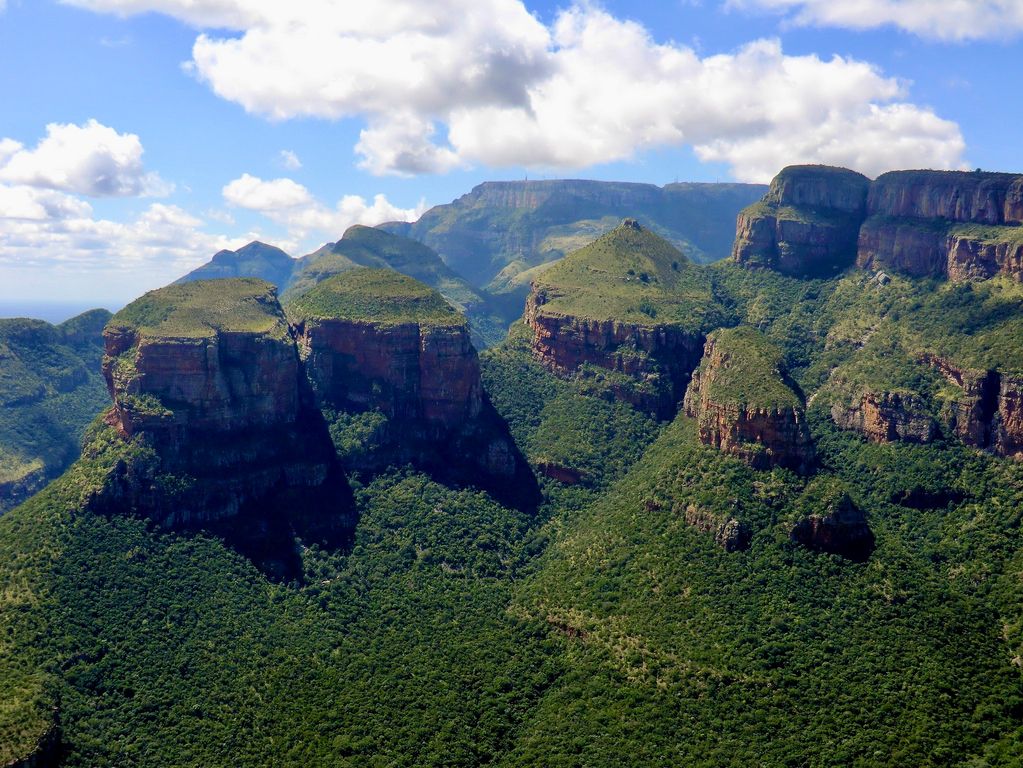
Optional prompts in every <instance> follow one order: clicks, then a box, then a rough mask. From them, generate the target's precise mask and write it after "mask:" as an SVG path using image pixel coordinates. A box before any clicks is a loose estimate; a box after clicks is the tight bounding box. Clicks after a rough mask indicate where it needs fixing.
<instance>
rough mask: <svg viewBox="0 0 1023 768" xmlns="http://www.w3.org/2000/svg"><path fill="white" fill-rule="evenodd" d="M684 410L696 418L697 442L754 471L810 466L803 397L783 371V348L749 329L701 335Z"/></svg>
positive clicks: (810, 443)
mask: <svg viewBox="0 0 1023 768" xmlns="http://www.w3.org/2000/svg"><path fill="white" fill-rule="evenodd" d="M684 408H685V413H686V415H687V416H690V417H692V418H694V419H696V421H697V427H698V431H699V437H700V440H701V442H703V443H704V444H705V445H710V446H713V447H714V448H717V449H719V450H720V451H722V452H724V453H728V454H732V455H734V456H738V457H739V458H741V459H743V460H744V461H745V462H747V463H748V464H749V465H750V466H752V467H754V468H755V469H769V468H771V467H776V466H780V467H787V468H789V469H793V470H796V471H798V472H803V473H806V472H808V471H809V470H810V469H811V468H812V466H813V463H814V448H813V440H812V438H811V437H810V429H809V425H808V424H807V421H806V413H805V411H804V407H803V399H802V396H801V394H800V393H799V392H798V390H797V388H796V387H795V383H794V382H793V381H792V379H791V378H789V376H788V373H787V371H786V370H785V364H784V361H783V351H782V349H781V348H780V347H779V346H778V345H776V344H774V343H773V342H771V341H770V340H769V339H767V338H766V337H765V336H764V335H763V334H762V333H760V332H759V331H757V330H756V329H754V328H749V327H740V328H727V329H722V330H719V331H715V332H714V333H712V334H710V336H708V337H707V343H706V346H705V348H704V352H703V359H702V360H701V361H700V366H699V368H697V369H696V370H695V371H694V373H693V378H692V382H691V383H690V385H689V388H688V389H687V390H686V397H685V403H684Z"/></svg>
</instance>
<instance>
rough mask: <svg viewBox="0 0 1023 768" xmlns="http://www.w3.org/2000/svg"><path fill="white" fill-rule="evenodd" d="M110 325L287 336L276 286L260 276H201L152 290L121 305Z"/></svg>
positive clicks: (180, 334) (162, 331) (156, 332)
mask: <svg viewBox="0 0 1023 768" xmlns="http://www.w3.org/2000/svg"><path fill="white" fill-rule="evenodd" d="M110 327H111V328H114V329H124V330H128V331H135V332H137V333H140V334H142V335H144V336H149V337H153V338H160V337H164V338H197V339H201V338H211V337H213V336H215V335H216V334H218V333H232V332H247V333H265V334H269V335H271V336H272V337H273V338H280V339H284V338H286V337H287V335H288V326H287V323H286V322H285V320H284V316H283V313H282V312H281V310H280V306H279V304H278V303H277V296H276V292H275V291H274V288H273V286H272V285H270V284H269V283H267V282H265V281H263V280H259V279H256V278H232V279H227V280H199V281H195V282H188V283H179V284H176V285H170V286H167V287H166V288H160V289H158V290H155V291H150V292H149V293H147V294H146V295H145V296H143V297H142V298H140V299H136V300H135V301H133V302H132V303H131V304H129V305H128V306H127V307H125V308H124V309H122V310H121V311H120V312H118V313H117V314H116V315H114V317H113V319H112V320H111V321H110Z"/></svg>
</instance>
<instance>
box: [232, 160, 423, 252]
mask: <svg viewBox="0 0 1023 768" xmlns="http://www.w3.org/2000/svg"><path fill="white" fill-rule="evenodd" d="M223 195H224V199H225V200H226V201H227V203H228V204H229V205H232V206H235V207H238V208H244V209H247V210H250V211H257V212H258V213H261V214H262V215H264V216H266V217H267V218H268V219H270V220H271V221H273V222H275V223H276V224H279V225H281V226H283V227H285V228H286V229H287V231H288V234H289V237H290V238H291V239H292V240H293V241H301V240H304V239H306V238H307V237H308V236H309V235H311V234H320V235H326V236H328V237H338V236H340V235H341V233H342V232H344V231H345V230H346V229H348V227H350V226H352V225H353V224H366V225H369V226H374V225H376V224H381V223H383V222H385V221H413V220H415V219H417V218H419V217H420V216H421V215H422V214H423V211H425V210H426V204H425V202H422V201H421V202H420V203H419V205H418V206H416V207H415V208H399V207H398V206H396V205H394V204H392V203H391V202H390V201H388V199H387V197H386V196H385V195H376V196H375V197H374V198H373V202H372V203H370V202H368V201H367V200H366V199H365V198H364V197H361V196H359V195H345V196H344V197H342V198H341V199H340V200H339V201H338V203H337V205H335V206H334V207H333V208H330V207H328V206H327V205H325V204H323V203H322V202H320V201H319V200H317V199H315V198H314V197H313V195H312V193H310V192H309V190H308V189H306V188H305V187H304V186H302V185H301V184H299V183H297V182H295V181H293V180H292V179H270V180H264V179H260V178H258V177H256V176H252V175H250V174H248V173H246V174H243V175H242V176H241V177H239V178H237V179H235V180H234V181H231V182H230V183H228V184H227V185H226V186H225V187H224V189H223Z"/></svg>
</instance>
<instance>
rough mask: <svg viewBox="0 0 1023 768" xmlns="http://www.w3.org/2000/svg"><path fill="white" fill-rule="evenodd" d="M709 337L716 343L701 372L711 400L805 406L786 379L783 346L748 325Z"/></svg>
mask: <svg viewBox="0 0 1023 768" xmlns="http://www.w3.org/2000/svg"><path fill="white" fill-rule="evenodd" d="M708 341H709V342H710V343H712V344H713V345H714V354H713V355H712V356H711V358H710V359H706V358H705V359H704V361H703V362H702V363H701V367H700V375H701V376H702V377H703V386H704V387H705V392H706V396H707V397H708V398H709V399H710V400H711V401H713V402H715V403H722V404H724V403H734V404H737V405H742V406H744V405H749V406H753V407H757V408H779V409H780V408H800V407H802V402H801V400H800V397H799V395H798V394H797V393H796V392H795V391H794V390H793V389H792V386H791V383H790V382H789V381H788V380H787V375H786V373H785V368H784V355H783V352H782V349H781V347H780V346H778V345H777V344H775V343H774V342H772V341H771V340H770V339H769V338H768V337H767V336H765V335H764V334H763V333H761V332H760V331H758V330H756V329H755V328H750V327H749V326H741V327H738V328H723V329H721V330H719V331H714V332H713V333H712V334H711V335H710V336H709V337H708ZM711 366H713V370H710V367H711Z"/></svg>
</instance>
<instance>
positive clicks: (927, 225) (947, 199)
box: [732, 166, 1023, 281]
mask: <svg viewBox="0 0 1023 768" xmlns="http://www.w3.org/2000/svg"><path fill="white" fill-rule="evenodd" d="M732 258H733V260H735V261H736V262H737V263H739V264H742V265H744V266H746V267H753V268H755V267H761V268H768V269H773V270H775V271H778V272H781V273H782V274H786V275H790V276H794V277H803V276H806V277H827V276H830V275H832V274H834V273H835V272H837V271H839V270H841V269H844V268H845V267H848V266H851V265H852V264H853V262H854V261H855V263H856V265H857V266H859V267H860V268H862V269H882V268H883V269H887V270H895V271H899V272H903V273H905V274H908V275H913V276H916V277H943V278H948V279H950V280H953V281H962V280H975V279H988V278H991V277H994V276H995V275H1000V274H1001V275H1008V276H1010V277H1012V278H1014V279H1016V280H1023V175H1015V174H1008V173H984V172H979V171H978V172H965V171H892V172H890V173H885V174H883V175H881V176H879V177H878V178H877V179H876V180H874V181H872V182H871V181H869V180H868V179H867V178H866V177H864V176H861V175H860V174H857V173H853V172H852V171H848V170H846V169H843V168H830V167H827V166H791V167H788V168H785V169H783V170H782V171H781V172H780V173H779V174H778V176H776V177H775V179H774V181H772V183H771V188H770V191H769V192H768V193H767V195H765V196H764V198H763V200H761V201H760V202H758V203H756V204H754V205H752V206H750V207H748V208H746V209H745V210H743V211H742V212H741V213H740V214H739V217H738V219H737V221H736V237H735V245H734V247H733V250H732Z"/></svg>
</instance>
